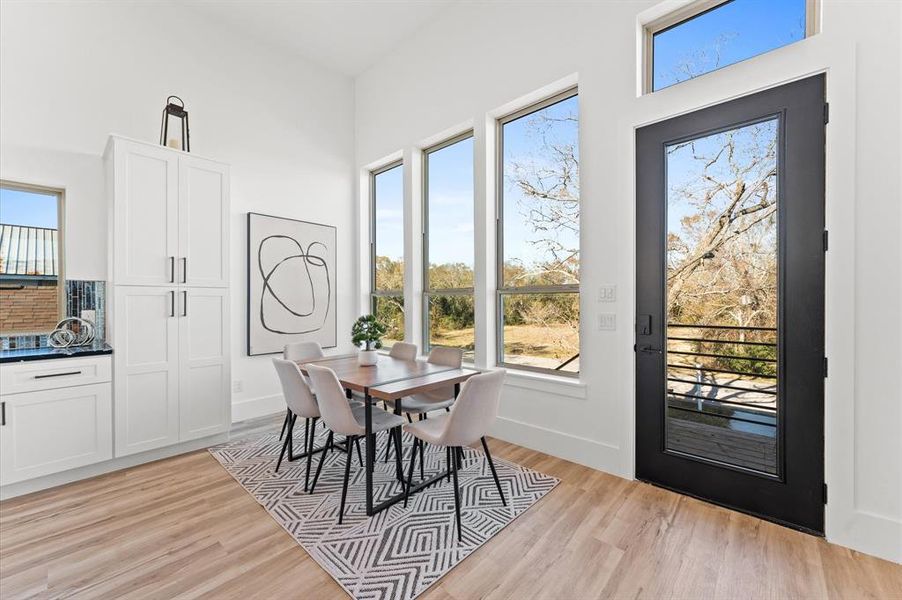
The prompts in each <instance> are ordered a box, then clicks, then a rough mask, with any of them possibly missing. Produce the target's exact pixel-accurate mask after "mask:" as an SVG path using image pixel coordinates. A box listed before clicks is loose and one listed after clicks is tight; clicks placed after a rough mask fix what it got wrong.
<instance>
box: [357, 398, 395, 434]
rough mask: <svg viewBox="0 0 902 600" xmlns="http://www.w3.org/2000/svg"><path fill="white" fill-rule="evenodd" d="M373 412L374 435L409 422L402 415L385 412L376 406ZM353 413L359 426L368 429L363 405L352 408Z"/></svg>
mask: <svg viewBox="0 0 902 600" xmlns="http://www.w3.org/2000/svg"><path fill="white" fill-rule="evenodd" d="M372 410H373V433H376V432H377V431H385V430H386V429H391V428H392V427H398V426H399V425H403V424H404V423H406V422H407V421H405V420H404V418H403V417H401V416H400V415H395V414H392V413H390V412H385V411H384V410H382V409H381V408H376V407H375V406H374V407H373V408H372ZM352 412H353V413H354V418H355V419H357V424H358V425H360V426H361V427H366V408H365V407H364V406H362V405H361V406H357V407H354V408H352Z"/></svg>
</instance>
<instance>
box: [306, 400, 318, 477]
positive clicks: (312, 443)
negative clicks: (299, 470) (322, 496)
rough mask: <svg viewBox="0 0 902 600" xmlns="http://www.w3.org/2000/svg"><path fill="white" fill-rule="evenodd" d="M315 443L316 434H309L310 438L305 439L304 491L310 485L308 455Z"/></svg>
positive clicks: (314, 422)
mask: <svg viewBox="0 0 902 600" xmlns="http://www.w3.org/2000/svg"><path fill="white" fill-rule="evenodd" d="M316 421H317V418H316V417H313V427H311V429H313V431H314V432H315V431H316ZM315 443H316V436H315V435H311V436H310V439H309V440H308V441H307V447H306V448H305V450H306V452H307V467H306V468H305V469H304V491H305V492H306V491H307V490H308V489H309V487H310V457H311V456H312V455H313V446H314V444H315Z"/></svg>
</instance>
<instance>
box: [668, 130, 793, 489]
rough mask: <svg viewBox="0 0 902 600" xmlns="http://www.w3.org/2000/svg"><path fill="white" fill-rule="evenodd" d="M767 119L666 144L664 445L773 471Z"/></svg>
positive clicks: (771, 134) (772, 228) (772, 142)
mask: <svg viewBox="0 0 902 600" xmlns="http://www.w3.org/2000/svg"><path fill="white" fill-rule="evenodd" d="M778 138H779V120H778V119H776V118H774V119H770V120H766V121H762V122H758V123H754V124H750V125H746V126H742V127H737V128H735V129H730V130H727V131H723V132H720V133H715V134H711V135H707V136H704V137H700V138H696V139H694V140H690V141H684V142H679V143H674V144H671V145H669V146H667V147H666V168H667V171H666V173H667V246H666V247H667V250H666V252H667V257H666V258H667V264H666V269H667V282H666V286H667V329H666V336H667V344H666V363H667V391H666V394H665V402H666V407H667V411H666V427H665V449H666V450H668V451H675V452H680V453H683V454H687V455H690V456H695V457H699V458H703V459H706V460H713V461H717V462H720V463H726V464H729V465H733V466H738V467H742V468H746V469H752V470H754V471H760V472H763V473H767V474H770V475H776V474H778V467H777V465H778V463H779V461H778V443H777V441H778V439H779V435H778V431H779V426H780V423H779V419H778V406H779V402H780V401H782V399H781V398H779V396H778V390H779V386H778V379H777V377H778V372H777V365H778V339H779V338H778V335H777V328H778V322H777V315H778V306H779V301H778V289H779V287H778V284H777V281H778V273H777V265H778V242H779V235H778V226H777V197H778V193H777V167H778V158H777V151H778V150H777V149H778Z"/></svg>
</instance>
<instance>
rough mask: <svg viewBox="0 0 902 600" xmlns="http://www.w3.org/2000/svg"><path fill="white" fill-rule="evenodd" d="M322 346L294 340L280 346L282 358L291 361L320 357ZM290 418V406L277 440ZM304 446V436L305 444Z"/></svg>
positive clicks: (280, 437) (302, 376) (307, 381)
mask: <svg viewBox="0 0 902 600" xmlns="http://www.w3.org/2000/svg"><path fill="white" fill-rule="evenodd" d="M323 356H324V354H323V348H322V346H320V345H319V342H294V343H291V344H285V347H284V348H282V358H283V359H284V360H290V361H293V362H296V363H297V362H302V361H305V360H316V359H317V358H322V357H323ZM301 379H303V380H304V381H305V382H306V383H307V385H308V386H309V385H310V381H309V380H308V379H307V378H306V377H304V374H303V373H301ZM290 420H291V408H290V407H288V408H286V410H285V420H284V421H282V431H281V433H279V440H281V439H282V436H284V435H285V429H286V428H287V427H288V421H290ZM304 445H305V446H306V438H305V444H304Z"/></svg>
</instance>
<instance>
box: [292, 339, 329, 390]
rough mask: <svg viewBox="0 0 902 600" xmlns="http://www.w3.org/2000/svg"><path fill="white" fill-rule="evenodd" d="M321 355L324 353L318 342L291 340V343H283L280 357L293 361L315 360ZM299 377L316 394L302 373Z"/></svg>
mask: <svg viewBox="0 0 902 600" xmlns="http://www.w3.org/2000/svg"><path fill="white" fill-rule="evenodd" d="M323 356H325V354H323V347H322V346H320V345H319V342H292V343H291V344H285V347H284V348H282V358H284V359H285V360H290V361H294V362H304V361H305V360H316V359H317V358H322V357H323ZM301 377H303V379H304V383H306V384H307V385H308V386H309V387H310V391H311V392H313V393H314V394H316V390H315V389H314V387H313V386H312V385H311V384H310V380H309V379H308V378H307V377H304V374H303V373H301Z"/></svg>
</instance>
